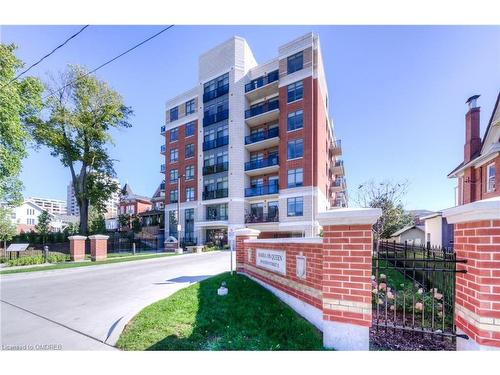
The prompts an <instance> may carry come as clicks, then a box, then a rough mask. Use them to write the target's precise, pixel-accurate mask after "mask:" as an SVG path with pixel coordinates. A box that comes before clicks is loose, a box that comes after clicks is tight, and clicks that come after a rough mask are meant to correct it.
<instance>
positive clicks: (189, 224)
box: [184, 208, 194, 241]
mask: <svg viewBox="0 0 500 375" xmlns="http://www.w3.org/2000/svg"><path fill="white" fill-rule="evenodd" d="M184 240H185V241H193V240H194V208H187V209H186V210H184Z"/></svg>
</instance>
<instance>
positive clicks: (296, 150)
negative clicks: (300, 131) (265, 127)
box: [287, 138, 304, 160]
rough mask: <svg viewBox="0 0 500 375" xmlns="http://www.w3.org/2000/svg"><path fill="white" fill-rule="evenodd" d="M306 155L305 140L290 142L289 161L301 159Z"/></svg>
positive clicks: (299, 139)
mask: <svg viewBox="0 0 500 375" xmlns="http://www.w3.org/2000/svg"><path fill="white" fill-rule="evenodd" d="M303 154H304V140H303V139H302V138H297V139H293V140H291V141H288V153H287V155H288V160H290V159H295V158H300V157H302V155H303Z"/></svg>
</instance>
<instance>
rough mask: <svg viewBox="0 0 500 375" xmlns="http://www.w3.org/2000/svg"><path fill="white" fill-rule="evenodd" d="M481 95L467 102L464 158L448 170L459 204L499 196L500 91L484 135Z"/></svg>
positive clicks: (472, 97) (456, 200)
mask: <svg viewBox="0 0 500 375" xmlns="http://www.w3.org/2000/svg"><path fill="white" fill-rule="evenodd" d="M478 98H479V95H474V96H471V97H470V98H469V99H467V102H466V104H467V105H468V107H469V109H468V111H467V113H466V114H465V145H464V160H463V161H462V162H461V163H460V164H459V165H458V166H457V167H456V168H455V169H454V170H453V171H451V172H450V173H449V174H448V177H449V178H456V179H457V188H456V194H455V203H456V205H457V206H458V205H462V204H467V203H471V202H475V201H478V200H482V199H488V198H493V197H498V196H500V189H499V187H498V181H500V106H499V103H500V93H499V94H498V96H497V100H496V103H495V107H494V108H493V112H492V114H491V117H490V120H489V122H488V126H487V128H486V132H485V134H484V137H483V138H482V139H481V134H480V121H479V120H480V107H479V106H478V105H477V100H478Z"/></svg>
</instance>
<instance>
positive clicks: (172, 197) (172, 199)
mask: <svg viewBox="0 0 500 375" xmlns="http://www.w3.org/2000/svg"><path fill="white" fill-rule="evenodd" d="M178 196H179V194H178V191H177V189H175V190H170V203H177V199H178Z"/></svg>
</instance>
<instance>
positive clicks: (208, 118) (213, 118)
mask: <svg viewBox="0 0 500 375" xmlns="http://www.w3.org/2000/svg"><path fill="white" fill-rule="evenodd" d="M228 118H229V109H224V110H222V111H220V112H217V113H213V114H208V112H205V113H204V115H203V126H208V125H212V124H215V123H217V122H220V121H223V120H227V119H228Z"/></svg>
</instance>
